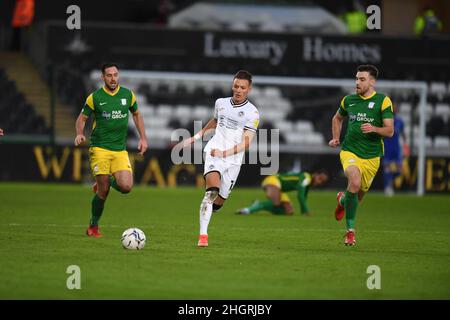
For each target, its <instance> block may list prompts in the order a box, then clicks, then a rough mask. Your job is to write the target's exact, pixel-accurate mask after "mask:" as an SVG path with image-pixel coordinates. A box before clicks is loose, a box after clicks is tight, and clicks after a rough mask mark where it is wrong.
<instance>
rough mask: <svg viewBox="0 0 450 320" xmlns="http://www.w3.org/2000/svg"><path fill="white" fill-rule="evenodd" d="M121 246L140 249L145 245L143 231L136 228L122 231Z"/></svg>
mask: <svg viewBox="0 0 450 320" xmlns="http://www.w3.org/2000/svg"><path fill="white" fill-rule="evenodd" d="M120 240H121V241H122V246H123V247H124V248H125V249H132V250H141V249H143V248H144V246H145V240H146V237H145V233H144V232H143V231H142V230H141V229H138V228H129V229H127V230H125V231H124V232H123V233H122V238H121V239H120Z"/></svg>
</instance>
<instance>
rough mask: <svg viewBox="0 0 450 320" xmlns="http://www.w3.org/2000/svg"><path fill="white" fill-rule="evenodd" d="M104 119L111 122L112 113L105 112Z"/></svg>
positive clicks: (103, 113)
mask: <svg viewBox="0 0 450 320" xmlns="http://www.w3.org/2000/svg"><path fill="white" fill-rule="evenodd" d="M102 117H103V118H105V119H106V120H109V119H111V113H110V112H107V111H103V112H102Z"/></svg>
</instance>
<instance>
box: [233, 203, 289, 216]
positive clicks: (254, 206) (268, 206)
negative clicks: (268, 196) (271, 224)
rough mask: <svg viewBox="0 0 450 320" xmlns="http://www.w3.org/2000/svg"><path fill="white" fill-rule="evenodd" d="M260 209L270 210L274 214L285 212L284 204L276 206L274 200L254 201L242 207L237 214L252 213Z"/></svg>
mask: <svg viewBox="0 0 450 320" xmlns="http://www.w3.org/2000/svg"><path fill="white" fill-rule="evenodd" d="M258 211H269V212H272V213H273V214H285V213H286V212H285V210H284V207H283V205H279V206H275V205H274V204H273V202H272V200H265V201H258V200H256V201H254V202H253V203H252V204H251V205H250V206H249V207H247V208H243V209H240V210H238V211H237V212H236V214H244V215H245V214H251V213H255V212H258Z"/></svg>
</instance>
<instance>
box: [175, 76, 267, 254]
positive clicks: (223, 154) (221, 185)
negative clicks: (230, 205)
mask: <svg viewBox="0 0 450 320" xmlns="http://www.w3.org/2000/svg"><path fill="white" fill-rule="evenodd" d="M251 88H252V75H251V74H250V73H249V72H248V71H246V70H240V71H238V72H237V73H236V75H235V76H234V78H233V83H232V91H233V96H232V97H227V98H221V99H217V100H216V104H215V108H214V117H213V118H212V119H211V120H209V122H208V123H207V124H206V126H205V127H204V128H203V129H202V130H200V131H199V132H198V133H197V134H196V135H194V137H191V138H189V139H187V140H185V141H184V142H183V147H187V146H189V145H191V144H192V143H194V141H195V140H198V139H200V138H201V137H202V136H203V135H204V134H205V132H206V131H208V130H211V129H216V132H215V134H214V136H213V137H212V138H211V140H209V142H208V144H207V145H206V146H205V149H204V150H203V151H204V154H205V171H204V178H205V182H206V192H205V195H204V197H203V200H202V202H201V204H200V235H199V240H198V243H197V245H198V246H199V247H207V246H208V225H209V221H210V219H211V215H212V212H213V211H218V210H219V209H220V208H221V207H222V205H223V203H224V202H225V200H226V199H227V198H228V196H229V195H230V193H231V190H232V189H233V187H234V186H235V185H236V180H237V178H238V175H239V171H240V170H241V164H242V160H243V157H244V151H245V150H246V149H248V147H249V146H250V143H251V142H252V140H253V138H254V136H255V135H256V130H257V128H258V124H259V113H258V110H257V109H256V107H255V106H254V105H253V104H252V103H251V102H250V101H248V100H247V96H248V94H249V92H250V90H251Z"/></svg>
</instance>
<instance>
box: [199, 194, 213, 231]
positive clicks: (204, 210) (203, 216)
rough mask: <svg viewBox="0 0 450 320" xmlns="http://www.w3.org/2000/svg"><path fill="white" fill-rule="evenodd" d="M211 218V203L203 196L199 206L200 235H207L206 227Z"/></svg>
mask: <svg viewBox="0 0 450 320" xmlns="http://www.w3.org/2000/svg"><path fill="white" fill-rule="evenodd" d="M211 216H212V202H211V201H210V200H209V199H208V198H207V196H205V197H204V198H203V201H202V204H201V205H200V234H208V225H209V220H211Z"/></svg>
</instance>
